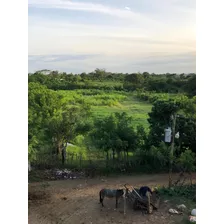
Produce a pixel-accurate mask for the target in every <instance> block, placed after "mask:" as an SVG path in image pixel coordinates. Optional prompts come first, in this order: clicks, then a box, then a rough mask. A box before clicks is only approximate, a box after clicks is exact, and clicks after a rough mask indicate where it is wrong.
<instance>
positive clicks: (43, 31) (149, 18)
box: [29, 0, 195, 72]
mask: <svg viewBox="0 0 224 224" xmlns="http://www.w3.org/2000/svg"><path fill="white" fill-rule="evenodd" d="M147 1H149V0H147ZM147 1H146V2H147ZM157 1H158V2H157ZM157 1H156V3H155V5H154V3H153V6H155V8H157V9H159V10H160V11H159V13H158V14H157V12H156V11H153V12H151V11H150V10H149V12H150V13H148V14H141V13H137V12H133V11H131V10H129V9H130V8H129V7H128V6H126V7H124V6H121V7H123V9H120V8H116V7H111V6H105V5H102V4H95V3H86V2H81V1H79V2H71V1H68V0H64V1H63V0H45V1H43V0H29V6H30V7H38V8H47V9H52V8H56V9H66V10H74V11H84V12H89V13H92V12H94V13H93V14H92V16H93V17H94V16H95V17H96V18H97V16H98V15H99V13H101V14H103V15H110V16H114V17H116V19H119V20H118V21H119V24H118V23H117V22H116V23H115V22H114V18H113V23H110V25H108V24H107V23H106V25H102V24H101V22H100V21H99V19H97V22H96V23H94V24H89V23H88V21H86V20H85V22H83V23H82V21H79V23H77V22H76V21H75V18H76V17H75V16H76V14H75V13H74V18H73V20H66V19H67V18H66V16H63V17H62V16H59V17H57V18H56V19H55V18H54V19H51V18H49V17H48V19H47V16H46V17H40V16H39V17H37V16H36V15H32V14H30V15H29V55H46V56H47V55H63V54H97V55H99V56H97V57H94V58H88V59H85V60H82V61H77V60H71V61H70V62H68V61H66V62H65V61H57V62H56V63H55V62H54V61H51V59H50V60H49V59H48V61H45V62H44V63H47V65H49V66H51V68H50V69H53V68H55V69H59V68H60V69H59V70H63V69H64V70H65V71H67V69H66V68H68V69H71V70H70V71H74V70H72V68H76V69H77V70H79V71H80V70H81V71H92V70H93V69H94V68H96V67H106V68H107V69H108V70H110V71H114V69H115V70H116V69H117V71H118V70H119V71H123V72H125V69H129V71H130V72H131V70H134V71H137V70H139V71H141V69H144V70H149V69H148V68H150V69H155V70H153V71H154V72H156V71H158V72H159V71H160V72H161V71H162V70H163V69H164V72H166V71H165V70H166V69H167V68H169V69H170V70H169V71H170V72H171V70H172V71H174V70H175V69H176V72H178V71H180V70H181V71H182V72H184V70H183V68H186V69H187V68H188V69H189V68H190V72H192V71H195V62H194V60H195V24H194V23H195V19H194V18H193V17H192V15H193V14H194V10H192V8H191V7H188V8H187V9H186V10H185V7H182V5H181V4H180V3H179V2H180V1H183V0H180V1H174V0H157ZM189 1H190V0H189ZM177 2H178V4H176V3H177ZM160 3H161V5H160ZM162 3H164V4H162ZM171 3H172V6H171ZM128 4H129V3H128ZM130 4H131V3H130ZM186 4H188V3H186ZM190 4H192V3H190ZM130 7H132V8H134V9H135V8H136V7H135V6H133V5H130ZM176 13H177V14H176ZM165 14H166V16H165V17H163V16H164V15H165ZM87 15H88V14H87ZM181 15H183V16H182V17H180V16H181ZM93 17H91V18H93ZM95 17H94V18H95ZM105 18H108V17H105ZM110 19H111V18H110V17H109V20H110ZM116 21H117V20H116ZM91 22H92V23H93V22H94V21H91ZM104 24H105V23H104ZM189 52H191V56H190V58H191V59H192V60H191V59H188V58H186V63H185V62H184V60H185V59H184V58H181V60H179V61H178V60H177V59H178V58H179V56H178V57H176V56H175V55H184V54H189ZM52 57H53V56H52ZM171 57H173V59H172V60H173V61H175V60H177V63H178V64H176V65H175V63H171V62H169V58H171ZM149 58H151V59H150V60H149ZM152 58H156V60H152ZM175 58H176V59H175ZM160 60H161V61H167V63H164V64H162V62H159V61H160ZM30 61H32V60H30ZM148 61H150V63H148ZM32 63H34V64H35V66H37V67H38V66H39V67H40V69H41V66H43V67H45V64H41V63H43V62H41V63H35V62H34V61H32ZM152 63H155V64H154V65H152ZM140 64H141V65H140ZM163 65H164V66H165V67H164V68H163ZM54 66H55V67H54ZM175 66H176V68H175ZM187 66H188V67H187ZM39 67H38V69H39ZM178 69H179V70H178ZM129 71H127V72H129ZM150 71H152V70H150ZM153 71H152V72H153ZM188 71H189V70H188ZM186 72H187V71H186Z"/></svg>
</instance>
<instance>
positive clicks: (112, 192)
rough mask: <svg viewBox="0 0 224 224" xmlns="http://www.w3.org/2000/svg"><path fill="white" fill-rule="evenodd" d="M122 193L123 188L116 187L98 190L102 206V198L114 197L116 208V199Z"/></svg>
mask: <svg viewBox="0 0 224 224" xmlns="http://www.w3.org/2000/svg"><path fill="white" fill-rule="evenodd" d="M124 193H125V190H123V189H116V190H111V189H102V190H101V191H100V192H99V195H100V203H101V204H102V207H104V204H103V200H104V198H105V197H107V198H116V208H117V202H118V199H120V198H121V197H122V196H123V195H124Z"/></svg>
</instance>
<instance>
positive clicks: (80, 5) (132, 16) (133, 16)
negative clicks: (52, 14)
mask: <svg viewBox="0 0 224 224" xmlns="http://www.w3.org/2000/svg"><path fill="white" fill-rule="evenodd" d="M28 5H29V7H33V8H48V9H64V10H73V11H86V12H95V13H103V14H107V15H110V16H116V17H119V18H123V19H129V20H132V21H141V22H142V23H144V24H145V23H147V22H151V21H152V20H151V19H150V18H149V17H147V16H145V15H144V14H140V13H137V12H132V11H130V8H129V7H125V9H120V8H116V7H111V6H106V5H102V4H95V3H91V2H89V3H88V2H73V1H68V0H29V2H28ZM127 9H128V10H127ZM154 22H156V21H154Z"/></svg>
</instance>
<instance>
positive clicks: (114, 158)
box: [112, 149, 115, 163]
mask: <svg viewBox="0 0 224 224" xmlns="http://www.w3.org/2000/svg"><path fill="white" fill-rule="evenodd" d="M112 151H113V163H114V160H115V150H114V149H112Z"/></svg>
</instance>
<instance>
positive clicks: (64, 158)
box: [61, 142, 67, 165]
mask: <svg viewBox="0 0 224 224" xmlns="http://www.w3.org/2000/svg"><path fill="white" fill-rule="evenodd" d="M66 148H67V142H66V144H65V145H64V146H63V147H62V151H61V159H62V165H64V164H65V161H66Z"/></svg>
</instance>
